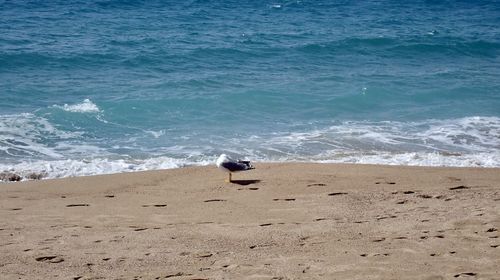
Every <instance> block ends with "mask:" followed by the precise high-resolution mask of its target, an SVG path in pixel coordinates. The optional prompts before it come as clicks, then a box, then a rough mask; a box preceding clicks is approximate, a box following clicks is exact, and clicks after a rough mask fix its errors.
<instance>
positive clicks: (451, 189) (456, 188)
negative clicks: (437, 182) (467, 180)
mask: <svg viewBox="0 0 500 280" xmlns="http://www.w3.org/2000/svg"><path fill="white" fill-rule="evenodd" d="M466 189H470V188H469V187H467V186H458V187H453V188H450V191H454V190H466Z"/></svg>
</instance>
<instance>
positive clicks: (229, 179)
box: [226, 172, 232, 183]
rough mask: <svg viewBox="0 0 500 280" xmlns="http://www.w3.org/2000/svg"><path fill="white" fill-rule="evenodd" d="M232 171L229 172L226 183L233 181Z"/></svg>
mask: <svg viewBox="0 0 500 280" xmlns="http://www.w3.org/2000/svg"><path fill="white" fill-rule="evenodd" d="M231 175H232V174H231V172H229V173H228V177H227V180H226V183H231V182H232V180H231Z"/></svg>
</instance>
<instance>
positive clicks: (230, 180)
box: [229, 172, 233, 183]
mask: <svg viewBox="0 0 500 280" xmlns="http://www.w3.org/2000/svg"><path fill="white" fill-rule="evenodd" d="M231 175H233V173H231V172H229V183H231V182H233V180H232V179H233V178H231V177H232V176H231Z"/></svg>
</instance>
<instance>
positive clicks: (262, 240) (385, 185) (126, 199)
mask: <svg viewBox="0 0 500 280" xmlns="http://www.w3.org/2000/svg"><path fill="white" fill-rule="evenodd" d="M226 177H227V176H226V174H224V173H223V172H221V171H220V170H217V169H216V168H215V167H214V166H208V167H188V168H181V169H174V170H162V171H151V172H138V173H126V174H114V175H104V176H92V177H78V178H68V179H57V180H42V181H29V182H20V183H0V275H1V277H0V278H1V279H173V280H177V279H500V237H499V235H500V232H499V231H500V169H489V168H488V169H487V168H425V167H401V166H380V165H340V164H302V163H284V164H256V169H255V170H251V171H247V172H242V173H237V174H234V175H233V179H235V180H236V182H235V183H233V184H229V183H225V182H224V180H225V179H226Z"/></svg>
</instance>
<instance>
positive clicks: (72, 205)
mask: <svg viewBox="0 0 500 280" xmlns="http://www.w3.org/2000/svg"><path fill="white" fill-rule="evenodd" d="M87 206H90V204H86V203H77V204H68V205H66V207H87Z"/></svg>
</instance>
